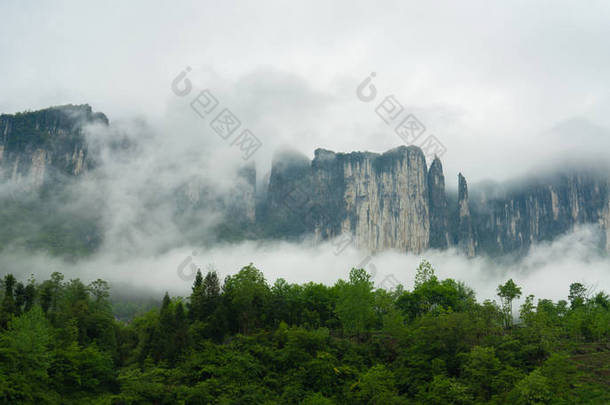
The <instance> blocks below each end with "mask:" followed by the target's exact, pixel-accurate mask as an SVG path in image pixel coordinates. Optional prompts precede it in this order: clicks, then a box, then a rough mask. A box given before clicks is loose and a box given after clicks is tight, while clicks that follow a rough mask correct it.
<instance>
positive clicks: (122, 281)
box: [0, 226, 610, 301]
mask: <svg viewBox="0 0 610 405" xmlns="http://www.w3.org/2000/svg"><path fill="white" fill-rule="evenodd" d="M598 242H599V235H598V234H597V232H596V230H595V227H593V226H584V227H579V228H577V229H575V230H574V232H572V233H570V234H567V235H565V236H563V237H561V238H559V239H557V240H555V241H554V242H552V243H541V244H537V245H534V246H533V247H532V249H531V250H530V252H529V254H527V255H526V256H525V257H523V258H521V259H518V260H513V261H506V260H504V261H502V262H500V261H497V260H496V261H494V260H492V259H489V258H485V257H478V258H474V259H469V258H466V257H464V256H463V255H461V254H459V253H457V252H456V251H455V250H446V251H435V250H430V251H427V252H425V253H423V254H421V255H414V254H405V253H400V252H383V253H379V254H376V255H372V256H370V255H368V254H367V253H366V252H363V251H359V250H357V249H355V248H353V247H352V246H348V247H346V248H344V249H343V250H342V251H339V250H340V249H339V248H338V247H339V246H341V245H340V243H338V242H337V241H329V242H326V243H322V244H318V245H314V244H313V243H311V242H309V241H304V242H301V243H291V242H280V241H278V242H244V243H239V244H223V245H217V246H214V247H211V248H207V249H206V248H201V247H197V246H183V247H180V248H174V249H171V250H170V251H167V252H165V253H163V254H158V255H136V254H134V255H132V256H130V257H123V256H122V255H116V254H112V252H109V251H105V252H99V253H97V254H95V255H93V256H91V257H89V258H87V259H84V260H80V261H78V262H68V261H65V260H62V259H59V258H57V257H51V256H48V255H45V254H31V253H25V252H23V251H13V252H10V253H6V252H5V253H4V254H2V255H0V268H2V269H3V271H5V272H11V273H13V274H15V275H16V276H17V277H18V278H20V279H27V278H28V277H29V276H30V275H33V276H34V277H35V278H36V279H37V280H42V279H46V278H48V277H49V275H50V274H51V272H54V271H59V272H62V273H63V274H64V275H65V276H66V279H70V278H80V279H81V280H83V281H86V282H89V281H92V280H95V279H97V278H103V279H105V280H107V281H109V282H110V283H111V285H112V287H113V290H114V291H115V293H117V294H120V295H121V296H132V297H136V296H141V297H160V296H161V294H163V292H165V291H168V292H170V294H173V295H178V296H188V295H189V294H190V288H191V285H192V281H193V277H194V271H195V269H197V268H200V269H201V270H202V271H203V272H205V271H207V270H216V271H217V272H218V273H219V276H220V278H221V279H222V278H224V277H225V276H227V275H229V274H234V273H236V272H237V271H239V270H240V269H241V267H243V266H245V265H247V264H249V263H253V264H254V265H255V266H256V267H258V268H259V269H261V270H262V271H263V272H264V274H265V276H266V278H267V281H268V282H269V283H270V284H271V283H273V282H274V281H275V280H276V279H277V278H284V279H286V280H287V281H289V282H293V283H305V282H309V281H313V282H320V283H325V284H329V285H330V284H333V283H334V282H335V281H336V280H338V279H339V278H344V279H345V278H347V275H348V273H349V270H350V269H351V268H352V267H363V268H365V269H366V270H367V271H368V272H369V273H370V274H372V275H373V279H374V281H375V284H376V286H378V287H383V288H393V287H395V286H396V284H397V283H400V284H402V285H403V286H404V287H405V288H407V289H410V288H412V285H413V279H414V276H415V269H416V268H417V266H418V264H419V263H420V261H421V260H422V259H426V260H428V261H430V262H431V263H432V265H433V266H434V268H435V270H436V275H437V276H438V277H439V278H441V279H444V278H453V279H456V280H459V281H463V282H465V283H466V284H467V285H468V286H470V287H472V288H473V289H474V290H475V292H476V294H477V299H478V300H481V301H482V300H484V299H494V298H495V295H496V292H495V291H496V287H497V286H498V285H499V284H500V283H502V282H504V281H505V280H507V279H509V278H512V279H513V280H514V281H515V282H516V283H517V284H518V285H520V286H522V288H523V295H522V299H523V298H524V297H526V296H527V295H529V294H533V295H534V296H536V297H537V298H548V299H552V300H560V299H566V298H567V295H568V289H569V285H570V284H571V283H573V282H581V283H583V284H584V285H586V286H588V287H589V288H590V290H591V291H592V292H595V291H600V290H604V291H609V290H610V272H609V271H608V270H610V258H609V257H607V255H604V254H603V253H602V252H600V251H599V248H598Z"/></svg>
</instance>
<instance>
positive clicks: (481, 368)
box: [0, 261, 610, 405]
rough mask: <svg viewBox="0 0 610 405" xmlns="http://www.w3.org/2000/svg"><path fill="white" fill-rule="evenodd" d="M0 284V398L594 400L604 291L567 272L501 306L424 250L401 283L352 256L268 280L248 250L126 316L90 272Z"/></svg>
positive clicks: (608, 383)
mask: <svg viewBox="0 0 610 405" xmlns="http://www.w3.org/2000/svg"><path fill="white" fill-rule="evenodd" d="M0 287H1V288H0V291H2V295H1V297H0V299H1V310H0V328H1V329H0V331H1V333H0V402H2V403H10V404H19V403H40V404H43V403H64V404H85V403H87V404H89V403H91V404H322V405H323V404H383V405H386V404H390V405H391V404H412V403H413V404H486V403H488V404H506V403H511V404H573V403H585V404H586V403H590V404H603V403H610V367H609V365H610V345H609V338H610V297H608V295H606V294H605V293H603V292H600V293H597V294H595V295H591V294H588V292H587V289H586V288H585V287H584V286H583V285H581V284H578V283H574V284H572V285H571V286H570V289H569V302H568V301H559V302H552V301H550V300H546V299H540V300H538V301H537V302H536V303H535V302H534V297H533V296H528V297H526V298H525V302H524V304H523V305H521V306H520V308H515V309H516V311H515V313H514V314H513V306H514V300H515V299H516V298H518V297H520V296H521V294H522V290H521V287H520V286H518V285H516V284H515V283H514V282H513V281H512V280H508V281H507V282H506V283H505V284H503V285H501V286H499V287H498V296H499V302H500V304H496V303H495V302H491V301H485V302H483V303H479V302H477V301H476V300H475V295H474V292H473V291H472V290H471V289H469V288H468V287H467V286H465V285H463V284H462V283H460V282H456V281H454V280H452V279H446V280H439V279H437V278H436V276H435V275H434V270H433V269H432V267H431V266H430V264H429V263H427V262H425V261H424V262H422V264H421V265H420V267H419V268H418V270H417V275H416V279H415V283H414V288H413V290H412V291H406V290H404V289H402V288H401V287H398V288H397V289H394V290H392V291H386V290H383V289H375V288H374V287H373V283H372V282H371V279H370V276H369V275H368V274H367V273H366V272H365V271H364V270H361V269H353V270H352V271H351V272H350V274H349V279H347V280H339V281H337V282H336V283H335V285H333V286H326V285H323V284H316V283H307V284H303V285H297V284H289V283H287V282H286V281H284V280H282V279H279V280H277V281H276V282H275V283H274V284H273V285H269V284H268V283H267V281H266V280H265V278H264V277H263V274H262V273H261V272H260V271H259V270H258V269H256V268H255V267H254V266H252V265H249V266H246V267H244V268H243V269H242V270H241V271H240V272H239V273H237V274H235V275H232V276H229V277H227V278H226V279H225V280H224V283H221V282H220V280H219V279H218V276H217V274H216V273H214V272H210V273H208V274H207V275H205V276H203V275H202V274H201V273H198V274H197V277H196V279H195V282H194V285H193V287H192V293H191V294H190V296H189V297H188V298H187V299H182V298H170V297H169V296H168V295H167V294H166V295H165V297H163V301H162V304H161V307H160V308H156V309H153V310H150V311H148V312H146V313H145V314H143V315H141V316H138V317H136V318H134V319H132V320H131V321H130V322H120V321H117V320H115V318H114V316H113V313H112V308H111V305H110V303H109V287H108V285H107V283H105V282H104V281H102V280H97V281H95V282H93V283H91V284H89V285H85V284H83V283H82V282H81V281H79V280H70V281H64V279H63V276H62V275H61V274H59V273H54V274H53V275H51V278H50V279H49V280H46V281H44V282H41V283H37V282H35V281H34V280H29V281H28V282H26V283H21V282H17V280H15V278H14V277H13V276H12V275H10V274H9V275H6V276H5V277H4V279H3V281H2V285H1V286H0ZM566 292H568V291H566ZM517 310H518V311H517ZM517 312H518V314H517ZM517 315H518V316H517ZM515 319H518V320H517V321H515Z"/></svg>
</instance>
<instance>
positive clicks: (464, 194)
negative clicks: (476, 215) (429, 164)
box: [457, 173, 477, 257]
mask: <svg viewBox="0 0 610 405" xmlns="http://www.w3.org/2000/svg"><path fill="white" fill-rule="evenodd" d="M457 242H458V247H459V248H460V249H461V250H462V251H463V252H464V253H465V254H466V256H468V257H474V255H475V253H476V245H477V243H476V237H475V231H474V227H473V224H472V216H471V213H470V204H469V202H468V184H467V183H466V178H464V176H462V173H460V174H459V175H458V241H457Z"/></svg>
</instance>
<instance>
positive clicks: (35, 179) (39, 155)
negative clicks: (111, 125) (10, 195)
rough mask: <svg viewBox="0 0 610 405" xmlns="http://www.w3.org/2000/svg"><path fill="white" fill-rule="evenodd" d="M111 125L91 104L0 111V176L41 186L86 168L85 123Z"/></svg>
mask: <svg viewBox="0 0 610 405" xmlns="http://www.w3.org/2000/svg"><path fill="white" fill-rule="evenodd" d="M92 123H101V124H103V125H108V119H107V118H106V116H105V115H103V114H101V113H93V112H92V110H91V107H90V106H88V105H79V106H74V105H66V106H60V107H52V108H48V109H46V110H41V111H35V112H25V113H19V114H15V115H0V178H2V179H3V180H9V181H10V182H12V183H15V184H19V185H20V186H23V187H26V188H30V189H38V188H39V187H40V186H42V185H43V183H45V182H46V181H50V180H52V179H54V178H57V177H58V176H62V175H68V176H78V175H80V174H81V173H82V172H83V171H85V170H87V168H88V166H89V165H90V163H91V162H90V161H89V160H88V159H87V145H86V143H85V138H84V136H83V127H84V126H85V125H87V124H92Z"/></svg>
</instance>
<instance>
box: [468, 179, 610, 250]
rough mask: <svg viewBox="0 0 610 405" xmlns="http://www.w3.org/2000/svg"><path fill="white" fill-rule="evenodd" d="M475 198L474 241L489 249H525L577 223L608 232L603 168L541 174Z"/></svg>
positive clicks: (605, 181) (484, 248)
mask: <svg viewBox="0 0 610 405" xmlns="http://www.w3.org/2000/svg"><path fill="white" fill-rule="evenodd" d="M476 200H477V201H476V202H475V204H474V206H475V209H474V215H475V217H476V229H477V233H478V239H479V243H480V244H481V247H482V249H483V251H485V252H486V253H490V254H505V253H510V252H518V253H525V252H526V251H527V249H528V248H529V247H530V246H531V245H532V244H533V243H535V242H539V241H544V240H552V239H553V238H555V237H557V236H559V235H561V234H563V233H566V232H569V231H570V230H572V229H573V228H574V226H576V225H579V224H598V225H599V226H600V227H601V231H602V233H603V234H607V232H608V215H607V212H608V177H607V175H605V174H604V173H603V172H593V171H578V170H574V171H571V172H568V173H558V174H554V175H547V176H544V177H541V178H538V179H533V180H530V181H529V183H526V184H520V185H516V186H510V187H508V189H505V190H500V191H496V192H495V195H494V196H492V197H490V196H487V195H485V193H481V194H480V195H478V197H477V199H476ZM606 240H607V238H606ZM604 243H606V244H607V242H606V241H604Z"/></svg>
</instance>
